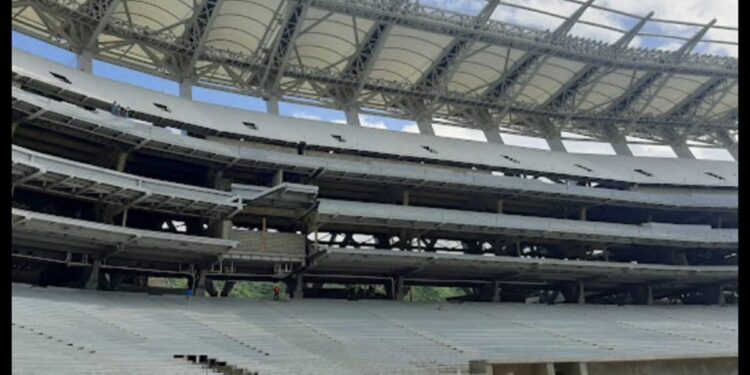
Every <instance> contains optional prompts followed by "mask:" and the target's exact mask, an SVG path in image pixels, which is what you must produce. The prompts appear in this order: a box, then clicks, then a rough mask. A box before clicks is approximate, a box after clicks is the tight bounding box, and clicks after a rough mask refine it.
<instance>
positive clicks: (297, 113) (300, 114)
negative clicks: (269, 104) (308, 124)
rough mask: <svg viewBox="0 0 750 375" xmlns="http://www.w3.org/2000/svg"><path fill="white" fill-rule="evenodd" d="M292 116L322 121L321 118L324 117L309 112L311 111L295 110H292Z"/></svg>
mask: <svg viewBox="0 0 750 375" xmlns="http://www.w3.org/2000/svg"><path fill="white" fill-rule="evenodd" d="M292 117H295V118H303V119H307V120H317V121H320V120H322V119H323V118H322V117H320V116H318V115H315V114H312V113H309V112H304V111H293V112H292Z"/></svg>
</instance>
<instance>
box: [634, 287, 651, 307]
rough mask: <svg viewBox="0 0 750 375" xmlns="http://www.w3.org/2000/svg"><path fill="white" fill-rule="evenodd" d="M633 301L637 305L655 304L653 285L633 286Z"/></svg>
mask: <svg viewBox="0 0 750 375" xmlns="http://www.w3.org/2000/svg"><path fill="white" fill-rule="evenodd" d="M631 296H632V297H633V303H634V304H636V305H653V304H654V292H653V288H652V287H651V285H639V286H636V287H634V288H633V291H632V292H631Z"/></svg>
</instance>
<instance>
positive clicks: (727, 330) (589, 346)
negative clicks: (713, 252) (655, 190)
mask: <svg viewBox="0 0 750 375" xmlns="http://www.w3.org/2000/svg"><path fill="white" fill-rule="evenodd" d="M12 292H13V294H12V299H13V301H12V303H13V310H12V317H11V321H12V327H13V329H12V332H13V336H14V337H13V338H14V340H13V347H12V349H13V350H12V360H13V369H14V370H13V373H19V374H22V373H23V374H42V373H52V372H54V373H77V374H90V373H97V374H102V373H108V374H132V373H139V374H165V373H170V374H171V373H181V374H183V373H184V374H191V373H195V374H198V373H203V374H205V373H206V370H205V369H201V368H199V367H198V366H195V365H191V364H188V363H187V362H186V361H184V360H182V361H180V360H175V359H174V358H173V356H174V355H175V354H196V355H208V356H210V357H212V358H217V359H219V360H222V361H227V362H228V363H232V364H233V365H235V366H238V367H240V368H244V369H247V370H251V371H258V372H259V374H263V375H281V374H289V375H292V374H294V375H313V374H315V375H319V374H326V375H335V374H347V375H349V374H354V373H356V374H363V375H369V374H372V375H375V374H393V375H398V374H431V375H443V374H445V375H447V374H451V375H453V374H456V373H459V371H460V373H462V374H466V373H467V372H468V363H469V361H472V360H476V359H489V358H503V359H504V360H507V361H524V360H532V359H533V360H535V361H539V362H544V361H555V360H557V359H569V358H587V359H589V360H604V359H618V358H629V357H636V358H637V357H643V356H648V357H649V358H660V357H679V356H684V357H701V356H706V355H715V356H730V357H736V355H737V347H738V346H737V342H738V330H737V319H738V311H737V308H736V307H734V306H725V307H718V306H622V307H618V306H601V305H554V306H548V305H526V304H514V303H508V304H479V303H463V304H450V303H392V302H387V301H355V302H350V301H336V300H327V301H321V300H292V301H291V302H287V303H284V302H271V301H267V302H264V301H248V300H238V299H226V298H225V299H210V300H192V301H187V300H186V299H185V298H184V297H180V296H148V295H144V294H136V293H123V292H96V291H85V290H76V289H64V288H51V287H50V288H34V287H30V286H28V285H22V284H13V286H12ZM40 333H41V334H40ZM48 337H51V338H48ZM504 338H512V340H510V339H507V340H506V339H504ZM68 343H71V344H73V346H68V345H67V344H68ZM78 348H83V349H80V350H79V349H78ZM91 351H93V353H91ZM209 373H210V372H209Z"/></svg>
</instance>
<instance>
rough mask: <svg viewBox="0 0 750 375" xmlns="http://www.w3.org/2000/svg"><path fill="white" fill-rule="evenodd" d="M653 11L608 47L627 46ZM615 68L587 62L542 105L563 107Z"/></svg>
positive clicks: (620, 47)
mask: <svg viewBox="0 0 750 375" xmlns="http://www.w3.org/2000/svg"><path fill="white" fill-rule="evenodd" d="M653 15H654V12H650V13H649V14H647V15H646V16H645V17H643V18H642V19H641V20H640V21H639V22H638V23H637V24H636V25H635V26H633V28H631V29H630V30H628V32H627V33H625V34H623V36H622V37H620V39H618V40H617V41H616V42H615V43H613V44H612V45H611V46H610V48H612V49H613V50H614V51H620V50H623V49H625V48H627V47H628V45H629V44H630V42H631V41H632V40H633V39H634V38H635V37H636V35H638V33H639V32H640V31H641V29H643V26H645V25H646V22H648V20H650V19H651V17H653ZM615 70H616V69H602V67H601V66H600V65H594V64H589V65H587V66H586V67H584V68H583V69H581V71H580V72H579V73H578V74H577V75H576V76H575V77H574V78H573V79H571V80H570V81H568V83H566V84H564V85H563V86H562V87H560V89H559V90H557V92H556V93H554V94H552V95H551V96H550V97H549V99H548V100H547V101H546V102H545V103H544V104H543V105H542V106H543V107H545V108H563V107H565V105H566V104H567V103H569V102H571V101H574V100H575V99H576V97H577V96H580V90H581V89H582V88H584V87H588V86H591V85H593V84H594V83H595V82H597V81H599V79H601V78H602V77H604V76H606V75H607V74H610V73H612V72H613V71H615Z"/></svg>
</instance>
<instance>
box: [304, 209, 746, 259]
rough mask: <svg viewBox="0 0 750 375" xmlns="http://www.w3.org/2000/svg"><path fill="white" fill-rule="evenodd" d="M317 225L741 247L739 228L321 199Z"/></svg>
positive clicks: (324, 227)
mask: <svg viewBox="0 0 750 375" xmlns="http://www.w3.org/2000/svg"><path fill="white" fill-rule="evenodd" d="M316 225H318V226H319V228H323V229H326V228H328V227H331V226H333V227H338V226H347V227H354V228H356V227H362V226H374V227H387V228H410V229H414V230H422V231H423V232H428V231H429V232H430V233H475V234H501V235H508V236H520V237H532V238H535V239H552V240H575V241H579V242H593V243H613V244H642V245H659V246H672V247H688V248H690V247H692V248H699V247H700V248H707V249H720V248H736V247H737V244H738V230H737V229H712V228H711V227H710V226H708V225H705V226H701V225H673V224H660V223H659V224H657V223H647V224H643V225H630V224H615V223H603V222H587V221H581V220H566V219H552V218H541V217H530V216H519V215H505V214H492V213H484V212H470V211H462V210H449V209H440V208H431V207H414V206H403V205H393V204H380V203H365V202H353V201H342V200H333V199H320V202H319V204H318V209H317V217H316Z"/></svg>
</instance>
